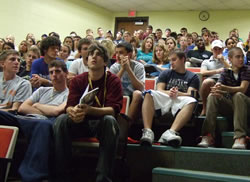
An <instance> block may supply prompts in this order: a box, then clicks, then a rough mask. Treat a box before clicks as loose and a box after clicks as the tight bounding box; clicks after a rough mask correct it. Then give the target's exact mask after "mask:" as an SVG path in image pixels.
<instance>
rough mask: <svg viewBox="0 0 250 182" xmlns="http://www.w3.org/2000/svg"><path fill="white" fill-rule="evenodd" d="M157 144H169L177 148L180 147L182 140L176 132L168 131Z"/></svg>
mask: <svg viewBox="0 0 250 182" xmlns="http://www.w3.org/2000/svg"><path fill="white" fill-rule="evenodd" d="M158 142H159V143H162V144H169V145H170V146H173V147H179V146H180V145H181V142H182V139H181V137H180V136H179V133H178V132H176V131H173V130H170V129H169V130H167V131H165V132H164V133H163V134H162V135H161V138H160V139H159V140H158Z"/></svg>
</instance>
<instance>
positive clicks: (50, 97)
mask: <svg viewBox="0 0 250 182" xmlns="http://www.w3.org/2000/svg"><path fill="white" fill-rule="evenodd" d="M68 94H69V89H68V88H66V89H65V90H64V91H62V92H58V91H56V90H54V88H53V87H40V88H39V89H37V90H36V91H35V92H34V93H33V94H32V95H31V96H30V98H29V99H30V100H31V101H32V102H33V103H40V104H47V105H53V106H59V105H60V104H62V103H64V102H66V101H67V98H68Z"/></svg>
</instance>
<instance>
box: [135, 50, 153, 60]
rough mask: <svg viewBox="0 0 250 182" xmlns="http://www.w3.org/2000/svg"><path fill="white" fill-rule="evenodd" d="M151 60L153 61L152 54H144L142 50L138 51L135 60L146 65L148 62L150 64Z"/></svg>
mask: <svg viewBox="0 0 250 182" xmlns="http://www.w3.org/2000/svg"><path fill="white" fill-rule="evenodd" d="M152 59H153V53H152V52H149V53H145V52H142V50H138V53H137V58H136V60H143V61H145V62H146V63H148V62H152Z"/></svg>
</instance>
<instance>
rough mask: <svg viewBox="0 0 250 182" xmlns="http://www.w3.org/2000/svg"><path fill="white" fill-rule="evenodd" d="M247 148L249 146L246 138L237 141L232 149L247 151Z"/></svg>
mask: <svg viewBox="0 0 250 182" xmlns="http://www.w3.org/2000/svg"><path fill="white" fill-rule="evenodd" d="M246 148H247V144H246V138H245V137H241V138H236V139H235V141H234V144H233V146H232V149H246Z"/></svg>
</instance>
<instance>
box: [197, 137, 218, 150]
mask: <svg viewBox="0 0 250 182" xmlns="http://www.w3.org/2000/svg"><path fill="white" fill-rule="evenodd" d="M197 146H198V147H204V148H208V147H213V146H214V139H213V137H212V136H211V135H207V136H202V139H201V142H200V143H198V145H197Z"/></svg>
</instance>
